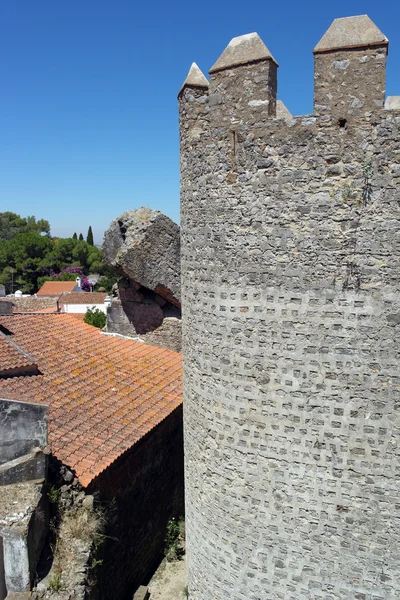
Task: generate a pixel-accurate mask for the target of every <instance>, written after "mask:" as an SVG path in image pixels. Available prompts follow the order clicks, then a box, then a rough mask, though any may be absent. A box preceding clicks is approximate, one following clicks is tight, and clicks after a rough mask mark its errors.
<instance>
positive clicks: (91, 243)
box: [86, 225, 94, 246]
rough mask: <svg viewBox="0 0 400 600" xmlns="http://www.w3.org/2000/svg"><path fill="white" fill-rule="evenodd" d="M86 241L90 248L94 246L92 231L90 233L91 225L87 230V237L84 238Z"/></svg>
mask: <svg viewBox="0 0 400 600" xmlns="http://www.w3.org/2000/svg"><path fill="white" fill-rule="evenodd" d="M86 241H87V243H88V244H90V246H93V245H94V242H93V231H92V227H91V225H89V229H88V232H87V236H86Z"/></svg>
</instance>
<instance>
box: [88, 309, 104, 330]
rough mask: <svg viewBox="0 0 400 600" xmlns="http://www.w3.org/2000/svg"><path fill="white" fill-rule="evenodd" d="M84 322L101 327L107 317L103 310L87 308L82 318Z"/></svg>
mask: <svg viewBox="0 0 400 600" xmlns="http://www.w3.org/2000/svg"><path fill="white" fill-rule="evenodd" d="M83 320H84V321H85V323H88V325H93V327H99V328H100V329H103V327H104V326H105V324H106V320H107V317H106V315H105V313H103V311H101V310H100V309H99V308H95V307H94V306H93V308H88V309H87V311H86V314H85V318H84V319H83Z"/></svg>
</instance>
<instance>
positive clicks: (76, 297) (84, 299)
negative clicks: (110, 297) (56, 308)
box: [60, 292, 107, 304]
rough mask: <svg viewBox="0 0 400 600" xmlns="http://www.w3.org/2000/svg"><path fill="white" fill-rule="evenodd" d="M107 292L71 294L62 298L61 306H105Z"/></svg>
mask: <svg viewBox="0 0 400 600" xmlns="http://www.w3.org/2000/svg"><path fill="white" fill-rule="evenodd" d="M106 296H107V294H106V293H105V292H83V293H81V292H69V293H66V294H63V295H62V296H61V298H60V303H61V304H104V300H105V298H106Z"/></svg>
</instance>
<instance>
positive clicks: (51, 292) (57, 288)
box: [36, 281, 77, 296]
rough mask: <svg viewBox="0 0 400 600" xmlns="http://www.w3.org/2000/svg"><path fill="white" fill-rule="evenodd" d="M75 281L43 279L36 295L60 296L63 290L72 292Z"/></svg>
mask: <svg viewBox="0 0 400 600" xmlns="http://www.w3.org/2000/svg"><path fill="white" fill-rule="evenodd" d="M76 285H77V284H76V281H45V283H44V284H43V285H42V287H41V288H40V290H39V291H38V292H37V294H36V295H37V296H61V294H63V293H64V292H72V290H73V289H74V288H75V287H76Z"/></svg>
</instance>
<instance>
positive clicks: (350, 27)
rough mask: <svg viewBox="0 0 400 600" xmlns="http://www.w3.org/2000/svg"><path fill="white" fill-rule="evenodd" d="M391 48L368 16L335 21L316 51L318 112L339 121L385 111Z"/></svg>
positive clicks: (316, 98)
mask: <svg viewBox="0 0 400 600" xmlns="http://www.w3.org/2000/svg"><path fill="white" fill-rule="evenodd" d="M388 46H389V41H388V39H387V37H386V36H385V35H384V34H383V33H382V32H381V31H380V30H379V29H378V27H377V26H376V25H375V24H374V23H373V22H372V21H371V19H370V18H369V17H368V16H367V15H359V16H355V17H345V18H341V19H335V20H334V21H333V23H332V25H331V26H330V27H329V29H328V31H327V32H326V33H325V34H324V35H323V36H322V38H321V40H320V41H319V42H318V44H317V45H316V46H315V48H314V50H313V53H314V113H315V114H319V115H324V116H326V118H327V119H328V120H329V118H331V119H336V120H337V119H341V118H342V119H346V118H347V116H348V115H356V116H362V115H363V114H365V113H366V112H369V111H372V110H377V109H381V108H383V106H384V100H385V91H386V56H387V53H388Z"/></svg>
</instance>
